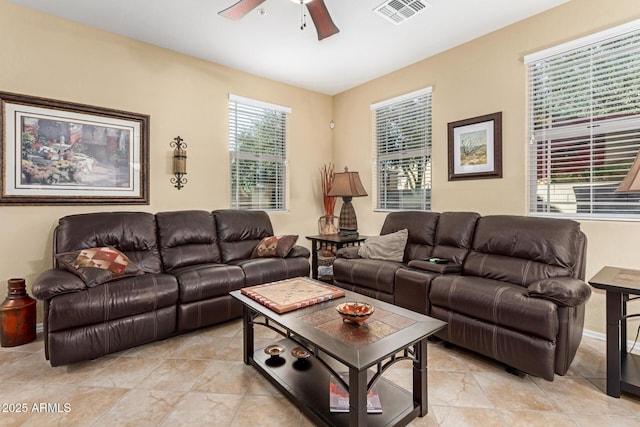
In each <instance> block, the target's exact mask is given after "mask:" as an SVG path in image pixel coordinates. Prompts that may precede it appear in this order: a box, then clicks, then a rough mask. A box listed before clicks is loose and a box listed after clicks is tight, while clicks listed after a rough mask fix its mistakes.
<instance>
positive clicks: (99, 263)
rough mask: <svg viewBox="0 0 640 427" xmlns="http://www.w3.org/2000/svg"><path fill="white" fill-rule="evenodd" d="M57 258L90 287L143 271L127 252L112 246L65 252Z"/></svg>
mask: <svg viewBox="0 0 640 427" xmlns="http://www.w3.org/2000/svg"><path fill="white" fill-rule="evenodd" d="M56 259H57V260H58V261H59V262H60V263H61V264H62V265H63V266H64V267H65V268H66V269H67V270H69V271H70V272H72V273H74V274H76V275H77V276H78V277H80V278H81V279H82V280H83V281H84V283H85V284H86V285H87V286H88V287H93V286H97V285H100V284H102V283H106V282H109V281H111V280H115V279H118V278H120V277H126V276H135V275H138V274H142V273H143V271H142V270H140V268H138V266H137V265H136V264H134V263H133V262H131V260H130V259H129V258H128V257H127V256H126V255H125V254H123V253H122V252H120V251H119V250H117V249H116V248H112V247H102V248H89V249H82V250H79V251H73V252H65V253H62V254H58V255H56Z"/></svg>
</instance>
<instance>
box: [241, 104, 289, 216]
mask: <svg viewBox="0 0 640 427" xmlns="http://www.w3.org/2000/svg"><path fill="white" fill-rule="evenodd" d="M290 112H291V110H290V109H289V108H286V107H281V106H279V105H273V104H267V103H264V102H260V101H255V100H251V99H247V98H241V97H239V96H235V95H230V96H229V153H230V161H231V207H232V208H234V209H264V210H280V211H283V210H285V209H286V206H285V190H286V184H285V183H286V179H285V178H286V165H287V158H286V152H287V150H286V148H287V147H286V145H287V141H286V140H287V115H288V114H289V113H290Z"/></svg>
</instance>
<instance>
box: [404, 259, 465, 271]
mask: <svg viewBox="0 0 640 427" xmlns="http://www.w3.org/2000/svg"><path fill="white" fill-rule="evenodd" d="M409 267H411V268H415V269H416V270H424V271H429V272H431V273H438V274H459V273H461V272H462V266H460V265H458V264H454V263H453V262H447V263H444V264H436V263H434V262H430V261H422V260H413V261H409Z"/></svg>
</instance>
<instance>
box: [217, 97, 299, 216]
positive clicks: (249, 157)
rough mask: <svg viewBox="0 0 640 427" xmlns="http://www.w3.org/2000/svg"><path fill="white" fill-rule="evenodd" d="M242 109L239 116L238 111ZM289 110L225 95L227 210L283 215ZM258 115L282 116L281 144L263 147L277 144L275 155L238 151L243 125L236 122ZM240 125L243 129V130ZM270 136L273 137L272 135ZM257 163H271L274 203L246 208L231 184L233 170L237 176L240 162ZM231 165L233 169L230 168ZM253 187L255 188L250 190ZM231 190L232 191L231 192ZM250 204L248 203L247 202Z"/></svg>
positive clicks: (287, 177)
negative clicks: (273, 169)
mask: <svg viewBox="0 0 640 427" xmlns="http://www.w3.org/2000/svg"><path fill="white" fill-rule="evenodd" d="M239 109H240V110H241V109H244V110H245V111H244V112H242V113H241V114H240V115H239V114H238V110H239ZM291 111H292V109H291V108H290V107H285V106H282V105H278V104H273V103H269V102H264V101H259V100H256V99H252V98H245V97H242V96H238V95H234V94H229V100H228V109H227V112H228V141H227V150H228V152H229V207H230V208H231V209H245V210H263V211H267V212H286V211H287V210H288V205H289V194H288V191H289V173H288V170H289V157H288V152H289V150H288V145H289V144H288V143H289V115H290V113H291ZM261 114H265V115H266V114H275V115H276V116H277V115H282V116H281V117H279V118H278V123H277V125H281V126H282V130H281V133H282V135H281V137H282V139H281V141H279V142H278V143H276V144H274V145H273V147H270V146H268V147H267V148H274V149H278V148H279V147H278V145H281V146H282V147H281V148H282V150H281V152H279V153H276V154H269V153H264V152H259V151H240V150H238V145H237V142H236V141H237V139H238V136H239V134H240V132H241V131H242V130H246V129H247V125H246V122H245V123H242V124H241V123H239V119H241V120H240V121H242V120H249V119H251V118H254V119H255V118H257V117H259V115H261ZM243 125H244V127H243ZM273 135H276V133H274V134H273ZM254 160H255V161H257V162H263V163H271V164H274V165H276V168H275V169H276V172H275V173H276V176H275V178H274V179H273V180H272V181H273V182H274V185H275V186H276V190H275V192H276V193H275V198H276V202H275V204H269V205H266V206H264V205H260V204H258V205H255V206H247V204H246V202H242V201H241V200H240V197H239V186H238V185H237V183H234V169H235V172H236V174H237V173H240V169H241V166H240V165H241V164H242V163H238V162H243V161H245V162H246V161H254ZM234 162H235V166H234ZM253 188H255V187H253ZM234 189H235V190H234ZM251 203H252V202H251Z"/></svg>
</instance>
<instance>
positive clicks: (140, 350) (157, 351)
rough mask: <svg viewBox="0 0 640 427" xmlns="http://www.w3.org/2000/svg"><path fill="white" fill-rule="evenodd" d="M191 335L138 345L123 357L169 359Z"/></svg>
mask: <svg viewBox="0 0 640 427" xmlns="http://www.w3.org/2000/svg"><path fill="white" fill-rule="evenodd" d="M192 337H193V335H190V334H189V335H178V336H175V337H171V338H167V339H165V340H162V341H156V342H152V343H149V344H145V345H140V346H137V347H134V348H132V349H130V350H128V351H126V352H125V353H124V354H123V356H124V357H160V358H161V357H169V356H171V355H173V354H174V352H175V351H176V350H177V349H178V348H180V346H181V345H183V344H184V343H185V342H187V341H189V340H190V339H191V338H192Z"/></svg>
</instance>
